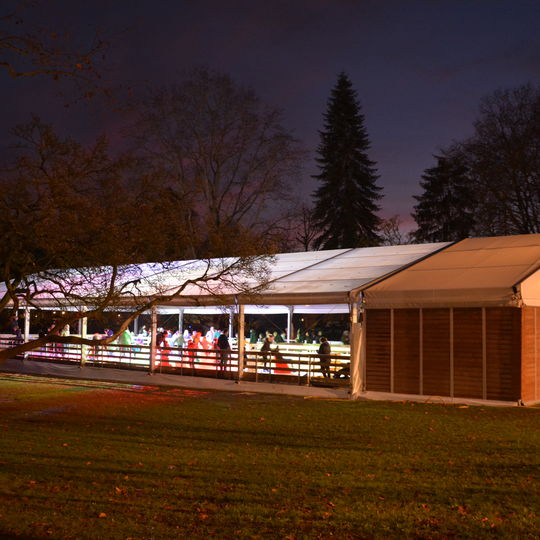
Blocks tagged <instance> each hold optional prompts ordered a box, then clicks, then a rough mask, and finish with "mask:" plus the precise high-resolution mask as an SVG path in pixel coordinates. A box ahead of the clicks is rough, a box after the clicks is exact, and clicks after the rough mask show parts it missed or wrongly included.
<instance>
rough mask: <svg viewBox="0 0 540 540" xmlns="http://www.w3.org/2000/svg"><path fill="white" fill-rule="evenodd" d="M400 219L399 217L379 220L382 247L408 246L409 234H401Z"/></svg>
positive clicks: (409, 241)
mask: <svg viewBox="0 0 540 540" xmlns="http://www.w3.org/2000/svg"><path fill="white" fill-rule="evenodd" d="M401 224H402V222H401V218H400V216H399V215H395V216H392V217H390V218H388V219H381V220H380V223H379V233H378V234H379V237H380V239H381V245H383V246H399V245H402V244H410V243H411V240H412V239H411V237H410V233H408V234H404V233H403V232H401V229H400V227H401Z"/></svg>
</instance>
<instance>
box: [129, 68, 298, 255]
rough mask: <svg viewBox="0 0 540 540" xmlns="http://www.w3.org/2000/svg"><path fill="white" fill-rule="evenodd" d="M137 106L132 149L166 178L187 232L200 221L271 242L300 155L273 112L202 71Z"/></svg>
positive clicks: (228, 81)
mask: <svg viewBox="0 0 540 540" xmlns="http://www.w3.org/2000/svg"><path fill="white" fill-rule="evenodd" d="M140 110H141V116H140V119H139V122H138V124H137V125H136V127H134V128H133V129H132V132H134V133H137V137H136V141H137V144H138V148H139V150H141V151H142V152H143V153H144V155H145V157H146V159H147V162H148V163H149V165H150V166H151V168H152V169H153V170H157V171H159V172H160V174H161V175H162V176H164V177H165V178H167V184H168V186H169V188H170V189H171V191H172V192H173V193H174V194H175V196H176V198H177V200H178V203H179V205H181V208H182V210H183V211H184V212H189V213H190V215H191V218H192V226H193V227H194V230H196V229H198V228H199V227H200V226H201V223H204V226H206V227H208V228H209V230H222V229H225V230H226V229H231V231H233V232H234V231H235V230H236V229H237V228H241V229H247V230H249V231H252V232H254V233H256V234H257V235H259V237H260V238H261V239H264V240H266V241H267V243H268V244H269V245H270V246H272V245H275V241H276V240H279V235H280V234H281V233H282V231H283V228H282V225H283V224H284V222H285V221H286V220H287V218H288V213H289V209H290V208H289V207H290V201H289V192H290V191H291V190H290V186H291V185H293V182H294V180H295V179H296V176H297V174H298V172H299V162H300V159H301V158H302V155H303V153H302V151H301V149H300V147H299V145H298V143H297V141H296V140H295V139H294V138H293V137H292V136H291V134H290V133H289V132H288V131H287V130H286V129H285V128H283V126H282V125H281V118H280V113H279V112H278V111H275V110H269V109H267V108H265V107H264V106H263V105H262V104H261V102H260V101H259V99H258V97H257V96H256V95H255V93H254V92H253V91H252V90H250V89H247V88H244V87H241V86H238V85H236V84H235V83H234V82H233V81H232V80H231V79H230V77H228V76H227V75H222V74H219V73H215V72H212V71H209V70H207V69H202V68H200V69H196V70H194V71H193V72H191V73H190V74H189V75H188V76H187V77H186V78H185V79H184V80H183V81H182V82H180V83H179V84H176V85H172V86H169V87H166V88H161V89H158V90H155V91H152V92H150V94H149V95H148V97H147V99H146V100H145V101H144V102H143V103H142V105H141V108H140ZM276 233H277V236H278V238H276Z"/></svg>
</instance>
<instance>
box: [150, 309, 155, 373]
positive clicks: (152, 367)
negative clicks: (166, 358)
mask: <svg viewBox="0 0 540 540" xmlns="http://www.w3.org/2000/svg"><path fill="white" fill-rule="evenodd" d="M151 320H152V323H151V332H152V334H151V338H150V371H149V374H150V375H153V374H154V370H155V366H156V338H157V308H156V306H152V311H151Z"/></svg>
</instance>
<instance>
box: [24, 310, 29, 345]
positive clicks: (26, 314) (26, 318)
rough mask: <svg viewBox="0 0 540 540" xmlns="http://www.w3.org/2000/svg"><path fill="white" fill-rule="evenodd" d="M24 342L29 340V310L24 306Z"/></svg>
mask: <svg viewBox="0 0 540 540" xmlns="http://www.w3.org/2000/svg"><path fill="white" fill-rule="evenodd" d="M23 336H24V342H25V343H26V342H27V341H29V340H30V308H29V307H28V306H26V307H25V308H24V334H23Z"/></svg>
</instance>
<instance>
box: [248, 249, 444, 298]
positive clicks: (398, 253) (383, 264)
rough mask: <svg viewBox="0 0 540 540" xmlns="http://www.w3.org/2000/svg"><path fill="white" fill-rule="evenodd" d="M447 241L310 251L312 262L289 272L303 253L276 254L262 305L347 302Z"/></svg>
mask: <svg viewBox="0 0 540 540" xmlns="http://www.w3.org/2000/svg"><path fill="white" fill-rule="evenodd" d="M447 245H449V244H448V243H444V242H442V243H434V244H415V245H404V246H382V247H372V248H354V249H348V250H331V251H315V252H309V253H310V254H311V256H314V255H315V256H318V260H314V259H310V263H311V264H304V265H303V266H298V267H297V269H296V270H294V271H291V272H288V273H286V272H283V268H287V267H288V268H290V267H291V262H293V261H296V260H302V259H303V257H305V254H304V253H285V254H281V255H277V256H276V260H275V263H274V265H273V268H272V276H277V279H274V280H273V281H271V282H270V283H269V284H268V286H267V287H266V289H264V290H263V291H261V294H260V298H259V299H258V302H261V303H262V304H277V303H279V304H284V305H292V304H305V303H312V304H348V303H349V293H350V292H352V291H354V290H357V289H361V288H362V287H364V286H365V285H366V284H368V283H372V282H374V281H376V280H378V279H380V278H382V277H384V276H387V275H390V274H391V273H392V272H395V271H397V270H399V269H401V268H403V267H404V266H407V265H409V264H411V263H412V262H414V261H417V260H419V259H421V258H423V257H426V256H428V255H430V254H432V253H434V252H435V251H437V250H440V249H442V248H444V247H445V246H447Z"/></svg>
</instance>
